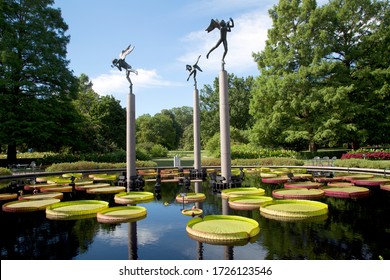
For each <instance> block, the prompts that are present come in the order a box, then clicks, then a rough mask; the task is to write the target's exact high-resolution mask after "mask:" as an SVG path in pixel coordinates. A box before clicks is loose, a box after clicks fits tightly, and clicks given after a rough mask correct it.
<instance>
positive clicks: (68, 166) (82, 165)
mask: <svg viewBox="0 0 390 280" xmlns="http://www.w3.org/2000/svg"><path fill="white" fill-rule="evenodd" d="M136 166H137V167H157V164H156V163H155V162H153V161H137V162H136ZM118 168H126V163H124V162H122V163H110V162H93V161H78V162H62V163H54V164H52V165H51V166H49V167H47V168H46V170H45V171H47V172H56V171H68V170H92V169H118Z"/></svg>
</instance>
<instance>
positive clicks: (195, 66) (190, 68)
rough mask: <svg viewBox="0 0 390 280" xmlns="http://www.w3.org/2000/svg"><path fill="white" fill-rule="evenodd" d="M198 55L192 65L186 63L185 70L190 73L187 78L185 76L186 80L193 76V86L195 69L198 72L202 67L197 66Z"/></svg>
mask: <svg viewBox="0 0 390 280" xmlns="http://www.w3.org/2000/svg"><path fill="white" fill-rule="evenodd" d="M200 57H201V56H198V60H197V61H196V63H195V64H194V65H192V66H191V65H189V64H187V65H186V69H187V71H189V72H190V74H189V75H188V78H187V82H188V80H189V79H190V77H191V76H193V78H194V86H195V87H196V71H197V70H199V71H200V72H203V71H202V69H200V67H199V66H198V62H199V58H200Z"/></svg>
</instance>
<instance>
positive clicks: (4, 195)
mask: <svg viewBox="0 0 390 280" xmlns="http://www.w3.org/2000/svg"><path fill="white" fill-rule="evenodd" d="M17 197H18V194H17V193H1V194H0V200H13V199H16V198H17Z"/></svg>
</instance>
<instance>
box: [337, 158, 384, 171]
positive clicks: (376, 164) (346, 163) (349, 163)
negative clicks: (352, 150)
mask: <svg viewBox="0 0 390 280" xmlns="http://www.w3.org/2000/svg"><path fill="white" fill-rule="evenodd" d="M334 166H338V167H357V168H373V169H390V161H373V160H367V159H359V158H351V159H343V160H341V159H338V160H335V161H334Z"/></svg>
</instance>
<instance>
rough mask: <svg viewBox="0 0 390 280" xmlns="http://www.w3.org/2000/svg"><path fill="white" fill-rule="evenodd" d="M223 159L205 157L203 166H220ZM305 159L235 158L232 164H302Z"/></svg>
mask: <svg viewBox="0 0 390 280" xmlns="http://www.w3.org/2000/svg"><path fill="white" fill-rule="evenodd" d="M220 165H221V159H219V158H205V159H202V166H220ZM302 165H304V161H303V160H299V159H294V158H286V157H267V158H257V159H235V160H232V166H302Z"/></svg>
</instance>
